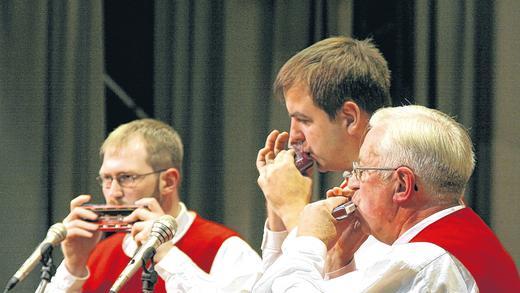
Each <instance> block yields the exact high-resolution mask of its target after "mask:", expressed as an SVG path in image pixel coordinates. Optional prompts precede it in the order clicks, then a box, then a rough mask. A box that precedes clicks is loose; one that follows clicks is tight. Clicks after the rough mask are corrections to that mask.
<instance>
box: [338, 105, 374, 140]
mask: <svg viewBox="0 0 520 293" xmlns="http://www.w3.org/2000/svg"><path fill="white" fill-rule="evenodd" d="M341 116H342V118H343V119H344V124H345V128H346V129H347V132H348V133H349V134H350V135H360V134H363V133H364V132H365V129H366V126H367V124H368V114H367V113H366V112H365V111H363V110H361V108H359V106H358V105H357V104H356V103H354V102H352V101H346V102H344V103H343V106H342V107H341Z"/></svg>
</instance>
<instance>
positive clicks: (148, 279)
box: [141, 249, 158, 293]
mask: <svg viewBox="0 0 520 293" xmlns="http://www.w3.org/2000/svg"><path fill="white" fill-rule="evenodd" d="M154 255H155V249H151V250H150V252H149V253H145V255H144V256H143V259H150V267H148V268H147V267H146V262H145V261H143V273H142V275H141V281H142V282H143V293H153V287H154V286H155V283H157V278H158V277H157V272H156V271H155V269H154V265H155V263H154V261H153V257H154Z"/></svg>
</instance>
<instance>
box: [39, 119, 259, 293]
mask: <svg viewBox="0 0 520 293" xmlns="http://www.w3.org/2000/svg"><path fill="white" fill-rule="evenodd" d="M100 156H101V159H102V160H103V163H102V165H101V168H100V170H99V177H98V178H97V179H98V181H99V182H100V184H101V187H102V191H103V195H104V197H105V201H106V203H107V204H109V205H115V206H121V205H137V206H139V208H137V209H136V210H135V211H133V212H132V214H130V215H129V216H127V217H126V218H125V219H124V220H125V221H126V222H128V223H133V225H132V230H131V233H130V234H127V233H115V234H113V235H111V236H109V237H107V238H105V239H102V238H103V232H102V231H100V230H99V227H98V224H96V223H93V222H92V221H95V220H96V219H97V218H98V216H97V214H96V213H94V212H93V211H92V210H89V209H88V208H86V206H85V204H87V203H88V202H89V201H90V200H91V196H90V195H80V196H78V197H76V198H75V199H73V200H72V201H71V204H70V207H71V211H70V214H69V215H68V216H67V217H66V218H65V220H64V221H63V223H64V224H65V226H66V227H67V238H66V239H65V240H64V241H63V243H62V251H63V255H64V260H63V263H62V264H61V265H60V267H59V268H58V270H57V273H56V275H55V277H54V278H53V279H52V282H51V284H50V285H49V287H48V289H49V290H47V291H51V292H80V291H81V292H108V291H109V289H110V288H111V286H112V285H113V283H114V282H115V281H116V279H117V277H118V276H119V274H120V273H121V272H122V271H123V269H124V268H125V266H126V265H127V264H128V262H129V261H130V259H131V257H132V256H133V254H134V253H135V251H136V249H137V247H138V246H139V245H141V244H143V243H144V242H145V241H146V239H147V237H148V235H149V232H150V228H151V224H152V222H153V220H155V219H157V218H159V217H160V216H162V215H164V214H169V215H172V216H174V217H175V219H176V222H177V226H178V227H177V230H176V233H175V235H174V237H173V239H172V240H171V241H169V242H167V243H164V244H163V245H161V246H160V247H159V248H158V249H157V253H156V255H155V257H154V261H155V263H156V264H155V269H156V270H157V272H158V273H159V277H160V278H159V281H158V283H157V284H156V285H155V292H165V291H169V292H210V291H212V290H223V291H233V292H238V291H243V290H250V289H251V286H252V284H253V282H254V281H255V280H256V279H257V270H258V268H259V266H260V258H259V256H258V255H257V254H256V252H255V251H254V250H253V249H251V247H250V246H249V245H248V244H247V243H246V242H244V241H243V240H242V239H241V238H239V237H238V234H237V233H236V232H234V231H232V230H230V229H228V228H226V227H224V226H222V225H220V224H217V223H214V222H211V221H208V220H206V219H203V218H202V217H200V216H199V215H197V214H196V213H195V212H193V211H189V210H188V209H187V208H186V206H185V205H184V204H183V203H182V202H181V201H180V194H179V187H180V184H181V181H182V175H181V170H182V159H183V146H182V142H181V139H180V137H179V135H178V134H177V132H176V131H175V130H174V129H173V128H171V127H170V126H168V125H166V124H164V123H162V122H160V121H157V120H153V119H142V120H136V121H133V122H130V123H127V124H123V125H121V126H119V127H118V128H116V129H115V130H114V131H113V132H112V133H110V135H109V136H108V138H107V139H106V140H105V142H104V143H103V145H102V146H101V149H100ZM141 274H142V269H140V270H139V271H138V272H137V273H136V274H134V276H133V277H132V278H131V279H130V280H129V281H128V282H127V284H126V285H125V286H124V287H123V288H122V289H121V291H122V292H141V290H142V289H141V288H142V285H141V283H142V282H141Z"/></svg>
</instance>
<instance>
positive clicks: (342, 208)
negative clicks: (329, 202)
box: [331, 201, 356, 221]
mask: <svg viewBox="0 0 520 293" xmlns="http://www.w3.org/2000/svg"><path fill="white" fill-rule="evenodd" d="M355 211H356V205H355V204H354V203H353V202H351V201H348V202H346V203H342V204H340V205H339V206H337V207H335V208H334V209H333V210H332V212H331V214H332V216H333V217H334V219H336V220H338V221H341V220H345V219H346V218H348V216H350V215H351V214H353V213H354V212H355Z"/></svg>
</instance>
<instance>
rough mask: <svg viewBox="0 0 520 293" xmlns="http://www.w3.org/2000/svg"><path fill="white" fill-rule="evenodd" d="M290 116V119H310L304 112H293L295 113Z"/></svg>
mask: <svg viewBox="0 0 520 293" xmlns="http://www.w3.org/2000/svg"><path fill="white" fill-rule="evenodd" d="M289 116H290V117H295V118H305V119H310V118H309V116H307V115H305V114H303V113H302V112H298V111H296V112H293V113H289Z"/></svg>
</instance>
